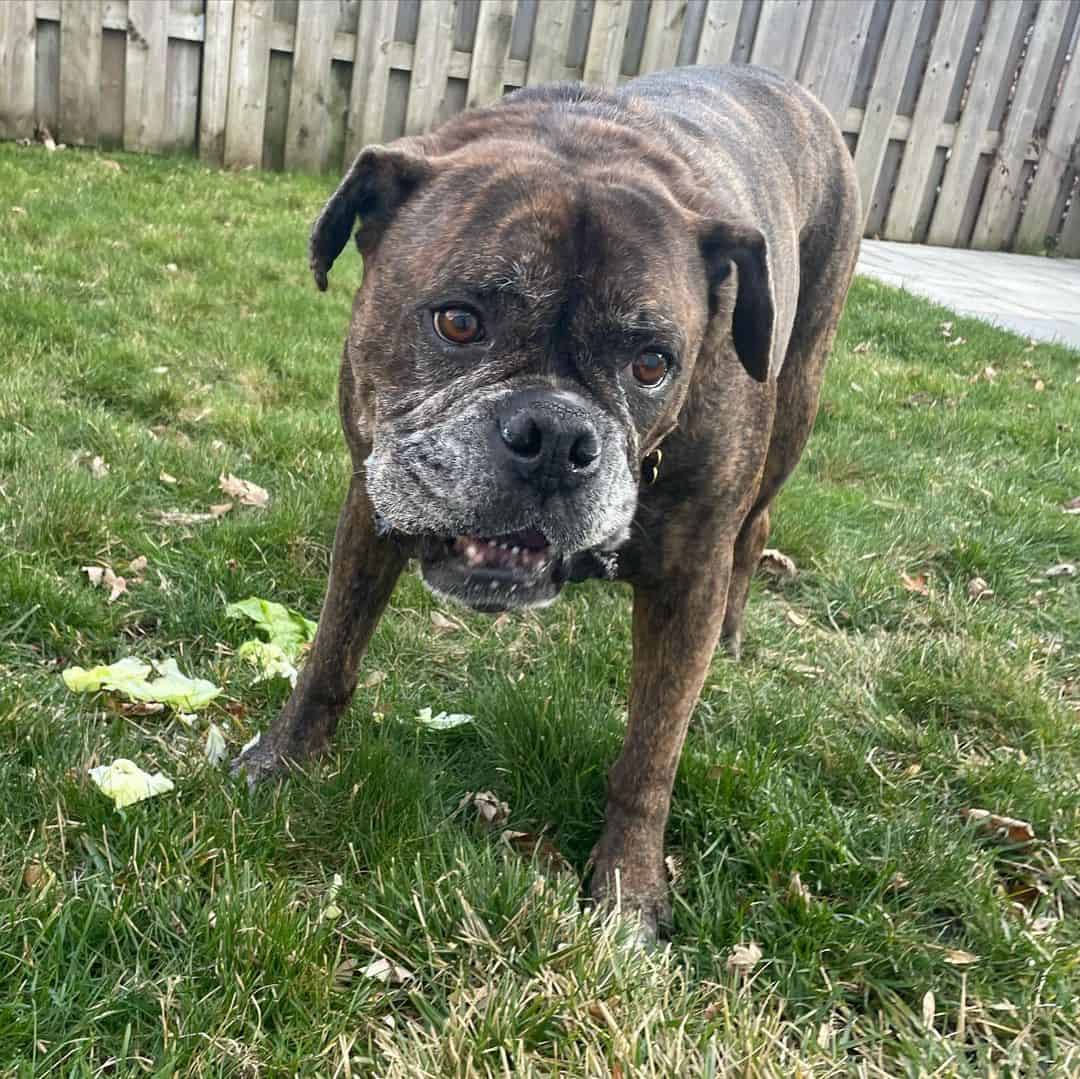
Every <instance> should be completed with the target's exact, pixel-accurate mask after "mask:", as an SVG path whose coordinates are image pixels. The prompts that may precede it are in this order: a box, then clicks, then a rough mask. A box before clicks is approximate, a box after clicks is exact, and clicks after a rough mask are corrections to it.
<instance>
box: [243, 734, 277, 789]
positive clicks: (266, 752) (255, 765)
mask: <svg viewBox="0 0 1080 1079" xmlns="http://www.w3.org/2000/svg"><path fill="white" fill-rule="evenodd" d="M229 772H230V773H231V774H232V775H233V776H236V777H239V776H243V777H244V779H245V780H247V785H248V790H254V789H255V788H256V787H257V786H258V785H259V784H260V783H265V782H267V781H268V780H272V779H280V778H283V777H284V776H285V775H287V774H288V758H287V757H286V755H285V754H283V753H282V752H281V751H280V750H279V749H278V748H277V747H276V746H275V745H274V742H273V741H272V740H271V739H270V738H267V736H266V735H265V734H264V735H263V737H262V738H260V739H259V741H257V742H256V743H255V744H254V745H253V746H250V747H249V748H248V749H245V750H244V751H243V753H241V754H240V756H239V757H237V758H235V760H233V762H232V764H231V765H229Z"/></svg>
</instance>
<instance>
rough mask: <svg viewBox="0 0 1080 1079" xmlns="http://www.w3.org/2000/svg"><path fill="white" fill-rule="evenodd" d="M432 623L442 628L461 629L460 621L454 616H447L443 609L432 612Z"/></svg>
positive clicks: (437, 627)
mask: <svg viewBox="0 0 1080 1079" xmlns="http://www.w3.org/2000/svg"><path fill="white" fill-rule="evenodd" d="M431 624H432V625H433V626H434V627H435V628H436V629H440V630H453V629H461V623H460V622H457V621H455V620H454V619H453V618H447V617H446V615H445V614H443V613H442V611H432V612H431Z"/></svg>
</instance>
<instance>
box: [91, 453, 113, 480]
mask: <svg viewBox="0 0 1080 1079" xmlns="http://www.w3.org/2000/svg"><path fill="white" fill-rule="evenodd" d="M90 474H91V475H92V476H93V477H94V479H96V480H103V479H104V478H105V477H106V476H107V475H108V474H109V466H108V465H107V464H106V463H105V461H104V459H103V458H101V457H94V458H93V459H92V460H91V461H90Z"/></svg>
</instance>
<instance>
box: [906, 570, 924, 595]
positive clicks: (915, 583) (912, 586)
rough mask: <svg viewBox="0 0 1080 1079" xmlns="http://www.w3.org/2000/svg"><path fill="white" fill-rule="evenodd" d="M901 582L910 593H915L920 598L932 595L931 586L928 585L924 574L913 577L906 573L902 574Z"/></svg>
mask: <svg viewBox="0 0 1080 1079" xmlns="http://www.w3.org/2000/svg"><path fill="white" fill-rule="evenodd" d="M900 580H901V582H902V583H903V585H904V588H906V589H907V590H908V591H909V592H915V593H917V594H918V595H920V596H928V595H930V586H929V585H928V584H927V583H926V577H925V576H924V575H923V574H921V573H920V574H918V575H917V576H915V577H911V576H909V575H908V574H906V573H901V574H900Z"/></svg>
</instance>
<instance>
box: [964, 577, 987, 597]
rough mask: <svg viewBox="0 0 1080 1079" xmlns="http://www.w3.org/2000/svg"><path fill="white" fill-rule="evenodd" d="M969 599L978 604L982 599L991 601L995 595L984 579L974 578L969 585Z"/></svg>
mask: <svg viewBox="0 0 1080 1079" xmlns="http://www.w3.org/2000/svg"><path fill="white" fill-rule="evenodd" d="M967 594H968V598H969V599H972V600H975V601H976V602H978V600H980V599H989V598H990V597H991V596H992V595H993V594H994V593H993V591H992V590H991V588H990V585H989V584H988V583H987V581H986V578H984V577H972V578H971V580H970V581H968V584H967Z"/></svg>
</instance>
